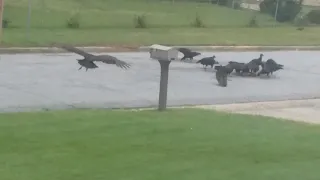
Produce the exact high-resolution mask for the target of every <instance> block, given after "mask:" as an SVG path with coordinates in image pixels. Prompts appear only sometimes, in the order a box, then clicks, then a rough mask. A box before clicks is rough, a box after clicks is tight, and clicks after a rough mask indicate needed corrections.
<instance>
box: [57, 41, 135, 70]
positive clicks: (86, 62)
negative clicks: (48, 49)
mask: <svg viewBox="0 0 320 180" xmlns="http://www.w3.org/2000/svg"><path fill="white" fill-rule="evenodd" d="M57 47H59V48H62V49H65V50H67V51H70V52H73V53H76V54H79V55H81V56H83V57H84V59H77V60H78V63H79V64H80V65H81V67H80V68H79V69H78V70H80V69H81V68H82V67H84V68H86V71H88V69H94V68H98V66H97V65H96V64H95V63H94V61H100V62H103V63H105V64H115V65H116V66H118V67H120V68H124V69H127V68H130V67H131V65H130V64H128V63H126V62H124V61H121V60H119V59H118V58H116V57H113V56H110V55H93V54H89V53H87V52H85V51H83V50H80V49H78V48H75V47H72V46H69V45H60V46H57Z"/></svg>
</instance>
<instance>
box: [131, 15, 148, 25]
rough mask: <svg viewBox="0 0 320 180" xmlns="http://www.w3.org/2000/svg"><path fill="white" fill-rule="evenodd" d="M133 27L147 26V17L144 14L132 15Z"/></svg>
mask: <svg viewBox="0 0 320 180" xmlns="http://www.w3.org/2000/svg"><path fill="white" fill-rule="evenodd" d="M133 23H134V27H135V28H147V18H146V16H145V15H138V16H135V17H134V21H133Z"/></svg>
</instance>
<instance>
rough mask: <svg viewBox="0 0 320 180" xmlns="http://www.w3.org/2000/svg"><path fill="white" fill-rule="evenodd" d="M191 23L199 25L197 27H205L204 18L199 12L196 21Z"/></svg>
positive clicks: (195, 25) (194, 25)
mask: <svg viewBox="0 0 320 180" xmlns="http://www.w3.org/2000/svg"><path fill="white" fill-rule="evenodd" d="M191 25H192V26H193V27H197V28H204V27H205V25H204V23H203V21H202V19H201V18H200V16H199V15H198V14H197V15H196V18H195V19H194V21H193V22H192V23H191Z"/></svg>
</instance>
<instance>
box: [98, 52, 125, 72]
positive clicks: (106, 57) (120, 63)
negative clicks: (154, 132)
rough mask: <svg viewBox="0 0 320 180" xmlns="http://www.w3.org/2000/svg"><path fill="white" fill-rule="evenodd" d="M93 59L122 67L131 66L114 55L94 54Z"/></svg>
mask: <svg viewBox="0 0 320 180" xmlns="http://www.w3.org/2000/svg"><path fill="white" fill-rule="evenodd" d="M93 61H101V62H103V63H106V64H115V65H116V66H118V67H120V68H124V69H128V68H130V67H131V65H130V64H128V63H126V62H124V61H121V60H119V59H118V58H116V57H113V56H110V55H101V56H96V57H95V58H94V59H93Z"/></svg>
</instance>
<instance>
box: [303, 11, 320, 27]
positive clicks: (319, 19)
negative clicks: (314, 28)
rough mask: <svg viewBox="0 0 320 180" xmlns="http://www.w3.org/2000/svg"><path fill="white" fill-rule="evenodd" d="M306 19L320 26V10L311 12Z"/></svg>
mask: <svg viewBox="0 0 320 180" xmlns="http://www.w3.org/2000/svg"><path fill="white" fill-rule="evenodd" d="M306 17H307V18H308V21H309V22H310V23H314V24H320V9H315V10H311V11H310V12H309V13H308V14H307V15H306Z"/></svg>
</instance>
